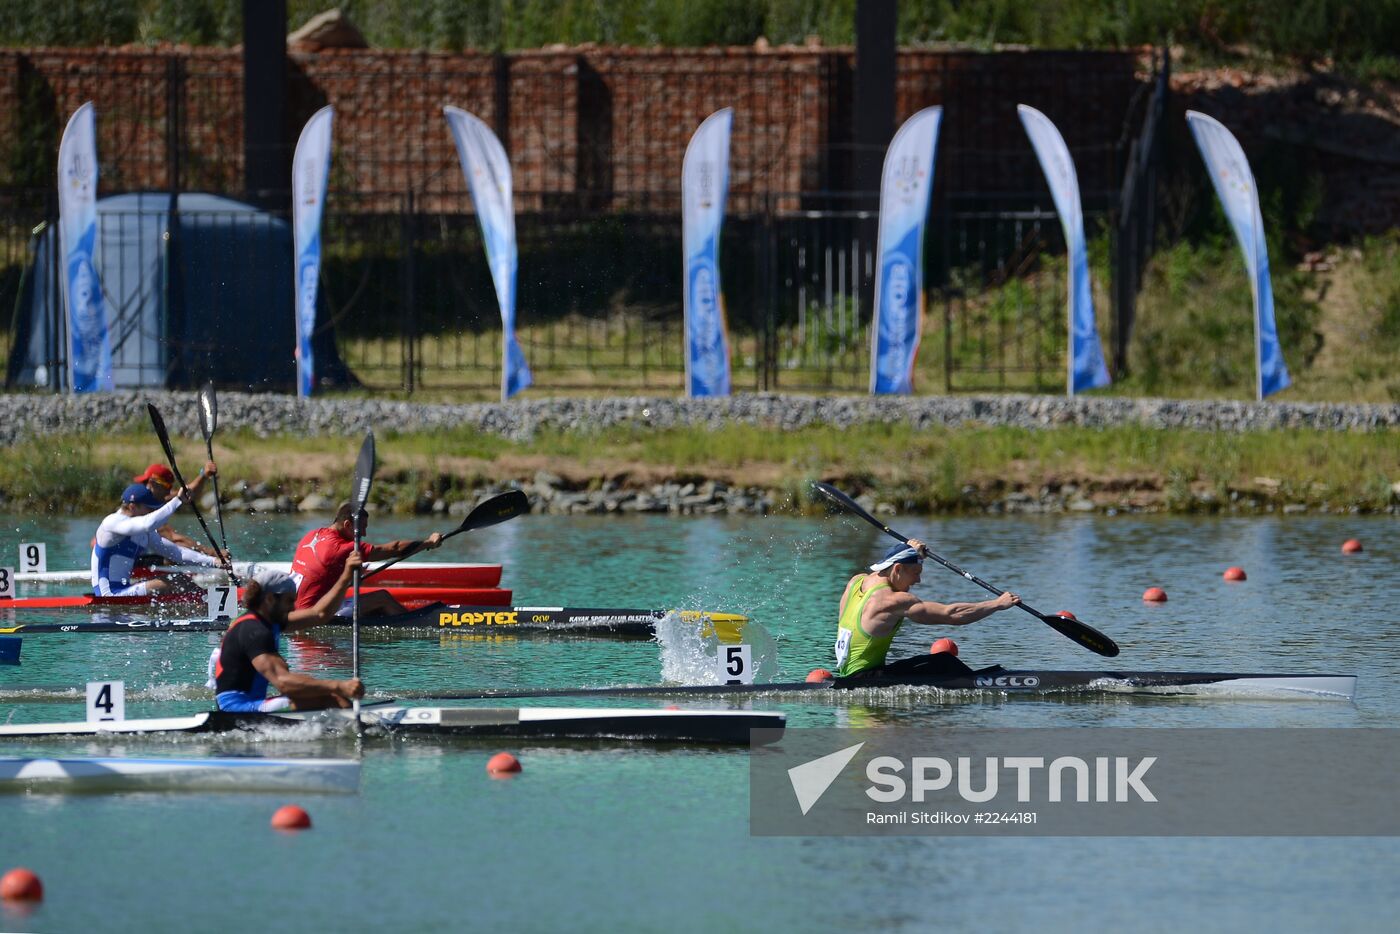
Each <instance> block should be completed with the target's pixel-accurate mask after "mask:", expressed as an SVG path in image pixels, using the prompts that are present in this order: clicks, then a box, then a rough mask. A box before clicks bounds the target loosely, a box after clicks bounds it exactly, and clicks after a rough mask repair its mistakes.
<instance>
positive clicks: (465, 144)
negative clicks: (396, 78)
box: [442, 107, 532, 402]
mask: <svg viewBox="0 0 1400 934" xmlns="http://www.w3.org/2000/svg"><path fill="white" fill-rule="evenodd" d="M442 112H443V115H444V116H446V117H447V128H448V129H449V130H451V132H452V139H453V140H454V141H455V142H456V144H457V157H458V158H459V159H460V160H461V162H462V172H463V173H464V174H465V175H466V177H467V187H469V188H470V189H471V193H472V204H474V205H475V206H476V219H477V220H478V221H479V222H480V223H481V236H482V238H483V239H484V240H485V241H486V262H487V263H488V264H490V266H491V279H492V281H493V282H495V284H496V300H497V302H499V303H500V306H501V363H502V366H501V401H503V402H504V401H505V400H506V399H509V398H510V397H511V396H513V395H515V394H516V393H517V392H519V391H520V390H522V389H524V388H525V387H526V386H529V385H530V383H531V381H532V379H531V376H530V365H529V364H528V363H526V362H525V351H524V350H522V349H521V347H520V342H519V341H518V340H516V337H515V272H516V264H517V261H518V260H517V254H516V246H515V206H514V204H513V202H512V195H511V174H510V159H509V158H508V157H507V156H506V150H505V147H504V146H502V145H501V141H500V140H499V139H497V138H496V134H495V133H493V132H491V128H490V127H489V126H487V125H486V124H485V123H483V122H482V121H481V120H480V119H478V118H477V117H475V116H473V115H472V114H469V113H467V112H466V111H465V110H459V109H458V108H456V107H444V108H442Z"/></svg>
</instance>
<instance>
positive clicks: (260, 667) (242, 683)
mask: <svg viewBox="0 0 1400 934" xmlns="http://www.w3.org/2000/svg"><path fill="white" fill-rule="evenodd" d="M363 562H364V559H363V557H362V556H361V555H360V554H359V553H358V552H351V553H350V555H349V556H348V557H347V558H346V560H345V570H344V571H343V572H342V573H341V575H340V577H339V579H337V580H336V582H335V586H333V587H332V588H331V589H330V590H329V591H327V593H326V595H325V596H324V597H322V598H321V599H320V600H319V601H318V602H317V603H316V605H315V606H314V607H311V608H309V609H304V610H297V609H293V606H294V604H295V603H296V596H297V584H296V581H295V580H293V579H292V577H291V575H289V574H286V573H284V572H282V571H276V570H273V569H271V568H256V569H254V570H253V572H252V574H250V575H249V577H248V579H247V581H246V583H245V584H244V590H243V604H244V606H245V607H247V609H248V612H247V613H245V614H244V615H243V616H240V617H239V618H238V619H236V620H234V621H233V622H232V623H230V624H229V627H228V630H227V631H226V632H225V633H224V638H223V641H222V642H221V643H220V645H219V648H217V649H216V650H215V651H214V655H213V657H211V658H210V660H209V661H210V681H211V682H212V684H210V687H212V688H213V689H214V692H215V694H214V696H215V699H216V700H217V701H218V704H219V709H220V710H228V711H233V712H235V713H274V712H276V711H278V710H323V709H325V708H327V707H349V706H350V703H351V701H353V700H355V699H356V698H359V697H364V695H365V686H364V685H363V684H362V683H361V682H360V680H359V679H358V678H351V679H350V680H348V681H333V680H323V679H321V678H314V677H312V676H311V675H304V674H298V673H297V672H295V671H292V670H291V668H290V667H289V666H288V665H287V660H286V659H285V658H283V657H282V653H281V651H280V646H279V642H280V641H281V636H282V633H283V632H284V631H285V632H290V631H292V630H294V629H298V628H306V627H311V626H318V625H321V624H322V623H325V622H327V621H329V620H330V619H331V617H333V616H335V611H336V608H337V607H339V606H340V601H341V600H342V599H343V598H344V597H345V591H346V589H347V588H349V586H350V580H351V576H352V575H353V573H354V570H355V568H357V567H360V566H361V565H362V564H363ZM269 687H272V688H276V689H277V691H278V695H279V696H277V697H268V696H267V692H268V688H269Z"/></svg>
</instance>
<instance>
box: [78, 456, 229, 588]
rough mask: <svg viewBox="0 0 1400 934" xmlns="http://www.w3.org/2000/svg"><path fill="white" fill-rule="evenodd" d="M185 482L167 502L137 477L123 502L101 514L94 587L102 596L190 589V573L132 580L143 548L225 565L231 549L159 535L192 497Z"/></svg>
mask: <svg viewBox="0 0 1400 934" xmlns="http://www.w3.org/2000/svg"><path fill="white" fill-rule="evenodd" d="M189 496H190V494H189V492H188V491H187V490H185V489H184V488H181V489H180V491H179V493H178V494H177V495H176V496H173V497H171V498H170V501H169V502H165V503H162V502H161V500H160V499H159V498H158V497H157V496H156V495H155V494H154V493H152V492H151V491H150V490H149V489H148V488H147V487H146V486H145V485H144V484H140V483H133V484H131V486H129V487H127V488H126V489H125V490H123V491H122V504H121V508H119V509H118V510H117V511H116V512H114V513H112V514H111V515H110V516H108V517H107V518H105V519H103V520H102V523H101V524H100V525H98V527H97V536H96V537H95V538H94V539H93V543H92V592H93V593H94V594H95V595H96V596H99V597H144V596H151V595H153V594H158V593H164V592H167V591H174V590H188V589H191V588H193V586H194V585H193V583H191V582H190V581H189V580H188V579H184V580H180V579H166V580H145V581H137V582H134V583H133V582H132V580H131V574H132V570H133V569H134V568H135V567H136V561H137V559H138V558H140V557H141V556H142V555H143V554H147V553H152V554H157V555H161V556H162V557H164V558H165V559H166V560H168V561H174V562H176V563H179V564H199V565H204V566H205V567H223V566H227V564H228V555H223V556H222V557H216V556H213V555H206V554H201V553H200V552H198V551H193V550H191V549H189V548H185V547H183V546H181V545H177V544H175V543H174V542H170V541H166V540H165V539H163V538H161V537H160V533H159V531H158V530H159V529H160V527H161V526H162V525H164V524H165V523H166V522H167V521H169V519H170V517H171V516H173V515H174V514H175V511H176V510H178V509H179V508H180V507H181V506H183V505H184V504H185V503H186V502H188V501H189Z"/></svg>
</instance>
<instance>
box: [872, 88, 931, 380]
mask: <svg viewBox="0 0 1400 934" xmlns="http://www.w3.org/2000/svg"><path fill="white" fill-rule="evenodd" d="M942 117H943V108H942V107H926V108H924V109H923V110H921V111H919V112H918V113H916V114H914V116H912V117H910V118H909V119H908V120H906V121H904V126H902V127H900V128H899V132H897V133H895V135H894V140H893V141H891V142H890V148H889V149H888V150H886V152H885V168H884V171H883V172H882V173H881V175H880V233H879V240H878V242H877V246H876V251H875V252H876V256H877V257H878V258H879V266H878V267H877V269H876V277H875V319H874V320H873V321H872V322H871V325H870V338H871V339H870V391H871V392H872V393H877V394H885V393H902V394H906V395H907V394H908V393H911V392H913V391H914V358H915V357H916V356H918V353H919V337H920V335H921V333H922V331H923V318H924V225H925V223H926V222H927V220H928V201H929V196H930V195H931V194H932V193H933V154H934V150H935V149H936V148H937V146H938V124H939V121H940V120H941V119H942Z"/></svg>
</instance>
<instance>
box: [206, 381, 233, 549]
mask: <svg viewBox="0 0 1400 934" xmlns="http://www.w3.org/2000/svg"><path fill="white" fill-rule="evenodd" d="M218 427H219V400H218V398H217V397H216V396H215V395H214V384H213V383H205V384H204V388H203V389H201V390H200V391H199V430H200V431H201V432H203V433H204V450H206V451H208V452H209V459H210V460H211V461H212V460H213V459H214V430H215V429H216V428H218ZM213 479H214V518H216V519H218V520H219V542H220V544H222V545H223V546H224V551H228V535H226V534H225V533H224V504H223V502H222V501H221V499H220V497H219V475H218V474H214V478H213Z"/></svg>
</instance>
